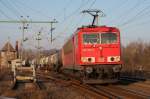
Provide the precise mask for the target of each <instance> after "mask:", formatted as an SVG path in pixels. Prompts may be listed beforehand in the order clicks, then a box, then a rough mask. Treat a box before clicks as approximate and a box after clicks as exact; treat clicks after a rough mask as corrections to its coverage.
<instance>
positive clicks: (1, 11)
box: [0, 9, 13, 19]
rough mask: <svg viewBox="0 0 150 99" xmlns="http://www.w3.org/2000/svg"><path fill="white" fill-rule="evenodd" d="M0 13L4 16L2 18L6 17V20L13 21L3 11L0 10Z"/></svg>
mask: <svg viewBox="0 0 150 99" xmlns="http://www.w3.org/2000/svg"><path fill="white" fill-rule="evenodd" d="M0 13H1V14H2V15H3V16H4V17H6V18H8V19H13V18H12V17H10V16H8V15H7V14H6V13H5V12H4V11H2V10H1V9H0Z"/></svg>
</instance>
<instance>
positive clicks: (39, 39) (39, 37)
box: [36, 30, 42, 64]
mask: <svg viewBox="0 0 150 99" xmlns="http://www.w3.org/2000/svg"><path fill="white" fill-rule="evenodd" d="M41 32H42V30H40V31H39V33H38V34H37V38H36V40H37V43H38V45H37V50H38V59H37V60H38V61H37V63H38V64H39V63H40V56H41V55H40V49H41V46H40V41H41V40H42V38H41Z"/></svg>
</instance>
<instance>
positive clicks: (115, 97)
mask: <svg viewBox="0 0 150 99" xmlns="http://www.w3.org/2000/svg"><path fill="white" fill-rule="evenodd" d="M38 75H40V76H44V77H46V78H48V79H51V80H52V81H55V82H56V83H61V84H63V85H67V86H71V87H73V88H76V89H78V91H81V92H86V93H88V94H90V95H92V96H93V97H96V99H99V98H101V99H127V98H130V99H131V98H132V99H147V98H149V95H146V94H142V93H140V94H139V93H138V91H136V89H134V90H129V89H126V88H122V87H119V86H118V85H107V86H106V85H87V84H81V82H80V81H78V80H74V79H70V80H69V81H68V80H64V79H63V80H62V79H61V78H57V77H53V76H50V75H41V74H38ZM125 87H126V86H125Z"/></svg>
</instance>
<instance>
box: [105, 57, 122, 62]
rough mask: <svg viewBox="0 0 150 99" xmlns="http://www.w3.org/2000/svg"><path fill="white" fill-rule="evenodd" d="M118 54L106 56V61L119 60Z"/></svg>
mask: <svg viewBox="0 0 150 99" xmlns="http://www.w3.org/2000/svg"><path fill="white" fill-rule="evenodd" d="M119 61H120V56H109V57H107V62H119Z"/></svg>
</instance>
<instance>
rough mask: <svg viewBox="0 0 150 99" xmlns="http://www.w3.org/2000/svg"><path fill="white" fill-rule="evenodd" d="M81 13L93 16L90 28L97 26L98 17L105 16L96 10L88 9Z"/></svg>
mask: <svg viewBox="0 0 150 99" xmlns="http://www.w3.org/2000/svg"><path fill="white" fill-rule="evenodd" d="M82 13H88V14H90V15H92V16H93V22H92V26H97V25H98V17H99V16H100V17H104V16H105V14H104V12H102V11H101V10H96V9H90V10H84V11H82ZM99 13H100V15H99Z"/></svg>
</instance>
